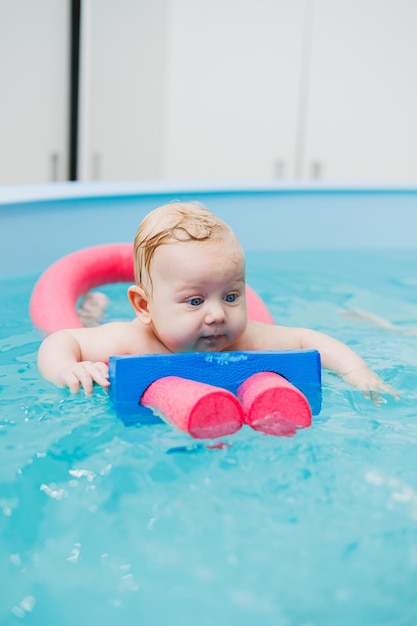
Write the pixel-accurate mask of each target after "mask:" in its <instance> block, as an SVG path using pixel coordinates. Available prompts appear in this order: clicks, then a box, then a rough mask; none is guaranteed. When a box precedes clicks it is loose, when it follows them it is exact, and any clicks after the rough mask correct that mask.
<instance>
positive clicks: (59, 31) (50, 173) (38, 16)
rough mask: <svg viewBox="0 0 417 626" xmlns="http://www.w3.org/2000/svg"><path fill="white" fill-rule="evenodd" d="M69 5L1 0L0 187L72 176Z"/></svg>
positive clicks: (55, 1) (61, 1) (42, 0)
mask: <svg viewBox="0 0 417 626" xmlns="http://www.w3.org/2000/svg"><path fill="white" fill-rule="evenodd" d="M69 24H70V9H69V0H36V2H33V1H31V0H0V59H1V62H0V84H1V97H0V183H2V184H4V183H6V184H19V183H42V182H49V181H53V180H65V179H66V178H67V177H68V141H69V140H68V116H69V112H68V111H69V107H68V100H69V35H70V27H69Z"/></svg>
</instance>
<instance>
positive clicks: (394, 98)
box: [303, 0, 417, 182]
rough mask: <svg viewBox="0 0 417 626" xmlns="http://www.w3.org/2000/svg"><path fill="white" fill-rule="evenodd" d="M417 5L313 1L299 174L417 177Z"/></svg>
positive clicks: (383, 0) (402, 0)
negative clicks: (304, 138)
mask: <svg viewBox="0 0 417 626" xmlns="http://www.w3.org/2000/svg"><path fill="white" fill-rule="evenodd" d="M416 25H417V3H416V2H415V0H338V2H334V0H314V18H313V45H312V56H311V75H310V97H309V104H308V116H307V125H306V126H307V134H306V151H305V161H304V172H303V173H304V176H305V177H306V178H309V177H312V176H313V177H314V176H319V177H320V176H321V177H323V178H324V179H326V180H336V179H337V180H341V181H343V180H357V181H365V180H367V181H370V180H371V181H375V182H377V181H387V182H404V181H416V180H417V116H416V111H417V83H416V80H415V76H416V65H417V37H416Z"/></svg>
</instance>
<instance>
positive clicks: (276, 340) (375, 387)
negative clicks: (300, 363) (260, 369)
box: [243, 322, 398, 404]
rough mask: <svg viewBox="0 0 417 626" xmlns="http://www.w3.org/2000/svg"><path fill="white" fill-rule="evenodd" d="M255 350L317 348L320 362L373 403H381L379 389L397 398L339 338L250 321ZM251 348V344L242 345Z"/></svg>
mask: <svg viewBox="0 0 417 626" xmlns="http://www.w3.org/2000/svg"><path fill="white" fill-rule="evenodd" d="M248 337H249V342H250V344H251V345H255V344H256V347H253V348H251V349H255V350H297V349H306V350H318V351H319V352H320V358H321V363H322V366H323V367H324V368H326V369H329V370H332V371H334V372H335V373H336V374H338V375H339V376H340V377H341V378H342V379H343V380H344V381H345V382H347V383H348V384H350V385H352V386H353V387H356V388H357V389H360V390H362V391H363V392H364V394H365V396H366V397H368V398H371V399H372V401H373V402H374V403H375V404H381V402H382V397H381V392H386V393H388V394H390V395H392V396H394V397H395V398H396V399H397V398H398V394H397V392H396V391H395V389H393V388H392V387H391V386H390V385H387V384H386V383H385V382H384V381H383V380H382V379H381V378H380V377H379V376H378V375H377V374H376V373H375V372H374V371H373V370H371V369H370V368H369V367H368V365H367V364H366V362H365V361H364V360H363V359H362V357H360V356H359V355H358V354H357V353H356V352H355V351H354V350H352V349H351V348H349V346H347V345H346V344H344V343H342V342H341V341H339V340H338V339H334V338H333V337H330V336H329V335H325V334H324V333H320V332H318V331H315V330H310V329H308V328H286V327H283V326H268V325H266V324H261V325H260V324H259V323H256V322H251V326H250V334H249V335H248ZM243 349H250V348H243Z"/></svg>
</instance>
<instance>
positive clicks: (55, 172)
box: [51, 152, 59, 183]
mask: <svg viewBox="0 0 417 626" xmlns="http://www.w3.org/2000/svg"><path fill="white" fill-rule="evenodd" d="M58 180H59V154H58V153H57V152H53V153H52V154H51V181H52V182H53V183H56V182H57V181H58Z"/></svg>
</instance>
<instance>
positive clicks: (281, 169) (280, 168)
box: [274, 159, 285, 179]
mask: <svg viewBox="0 0 417 626" xmlns="http://www.w3.org/2000/svg"><path fill="white" fill-rule="evenodd" d="M284 174H285V161H283V160H281V159H278V160H277V161H275V163H274V178H279V179H280V178H284Z"/></svg>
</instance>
